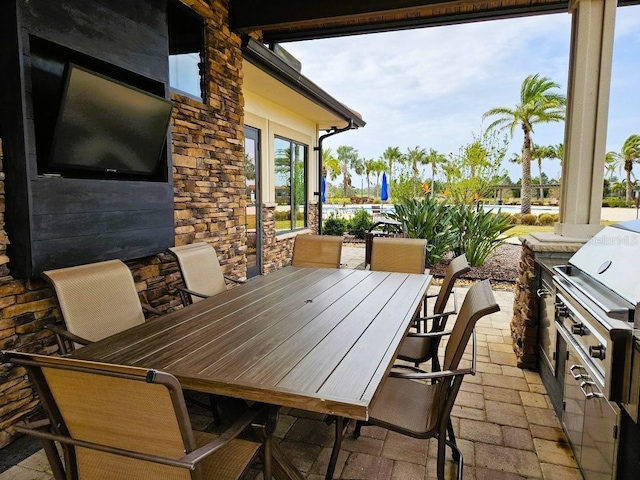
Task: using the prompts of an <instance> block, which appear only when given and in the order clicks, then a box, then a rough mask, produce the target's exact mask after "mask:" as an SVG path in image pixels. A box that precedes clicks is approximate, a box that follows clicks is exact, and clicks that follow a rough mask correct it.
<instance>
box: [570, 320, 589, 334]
mask: <svg viewBox="0 0 640 480" xmlns="http://www.w3.org/2000/svg"><path fill="white" fill-rule="evenodd" d="M571 333H573V334H574V335H580V336H582V335H586V334H587V331H586V330H585V328H584V325H583V324H581V323H574V324H573V325H571Z"/></svg>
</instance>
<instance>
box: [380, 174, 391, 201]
mask: <svg viewBox="0 0 640 480" xmlns="http://www.w3.org/2000/svg"><path fill="white" fill-rule="evenodd" d="M380 200H382V201H383V202H384V201H386V200H389V186H388V185H387V173H386V172H382V187H380Z"/></svg>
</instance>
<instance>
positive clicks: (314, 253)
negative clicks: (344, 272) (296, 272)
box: [291, 235, 344, 268]
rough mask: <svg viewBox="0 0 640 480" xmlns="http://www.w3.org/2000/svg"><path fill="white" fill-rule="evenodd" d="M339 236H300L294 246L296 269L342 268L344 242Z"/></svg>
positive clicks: (293, 262) (294, 264) (293, 261)
mask: <svg viewBox="0 0 640 480" xmlns="http://www.w3.org/2000/svg"><path fill="white" fill-rule="evenodd" d="M343 240H344V238H343V237H342V236H339V235H298V236H297V237H296V240H295V242H294V244H293V259H292V260H291V264H292V265H293V266H294V267H319V268H340V258H341V257H342V242H343Z"/></svg>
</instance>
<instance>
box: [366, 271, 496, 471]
mask: <svg viewBox="0 0 640 480" xmlns="http://www.w3.org/2000/svg"><path fill="white" fill-rule="evenodd" d="M499 310H500V307H498V305H497V303H496V301H495V298H494V296H493V292H492V290H491V284H490V283H489V281H488V280H484V281H482V282H479V283H477V284H476V285H474V286H473V287H471V288H470V289H469V291H468V292H467V295H466V297H465V299H464V302H463V304H462V307H461V308H460V313H459V315H458V318H457V319H456V322H455V324H454V326H453V329H452V331H451V332H450V338H449V341H448V343H447V347H446V350H445V353H444V363H443V367H444V369H443V370H442V371H440V372H429V373H425V372H415V373H413V372H412V373H407V372H394V371H392V372H391V373H390V374H389V377H388V378H387V379H386V381H385V383H384V385H383V386H382V390H381V392H380V393H379V395H378V398H377V400H376V402H375V403H374V405H373V407H372V408H371V412H370V415H369V422H368V423H370V424H372V425H378V426H380V427H383V428H386V429H389V430H392V431H395V432H398V433H401V434H404V435H407V436H409V437H413V438H437V440H438V460H437V475H438V479H439V480H443V479H444V466H445V446H446V445H448V446H449V447H451V449H452V451H453V457H454V460H457V461H458V479H462V470H463V458H462V454H461V452H460V450H459V449H458V447H457V445H456V439H455V435H454V432H453V428H452V425H451V418H450V415H451V409H452V408H453V405H454V403H455V399H456V396H457V394H458V390H459V389H460V385H461V384H462V380H463V378H464V376H465V375H468V374H471V375H474V374H475V366H476V338H475V333H474V328H475V325H476V323H477V321H478V320H479V319H480V318H482V317H484V316H485V315H488V314H491V313H495V312H497V311H499ZM472 333H474V335H473V350H472V354H471V366H470V367H469V368H459V363H460V360H461V358H462V356H463V354H464V352H465V349H466V347H467V345H468V343H469V338H470V337H471V335H472ZM446 334H447V332H440V335H446ZM415 380H422V381H415ZM425 380H431V381H433V382H434V383H426V382H424V381H425ZM361 426H362V422H358V424H356V429H355V431H354V436H355V437H356V438H357V437H358V436H359V435H360V427H361ZM447 434H448V439H447Z"/></svg>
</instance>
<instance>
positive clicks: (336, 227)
mask: <svg viewBox="0 0 640 480" xmlns="http://www.w3.org/2000/svg"><path fill="white" fill-rule="evenodd" d="M348 228H349V226H348V224H347V221H346V220H345V219H344V218H342V217H338V216H337V215H336V214H334V213H331V214H330V215H329V217H327V219H326V220H325V221H324V222H323V224H322V234H323V235H344V232H346V231H347V229H348Z"/></svg>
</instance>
